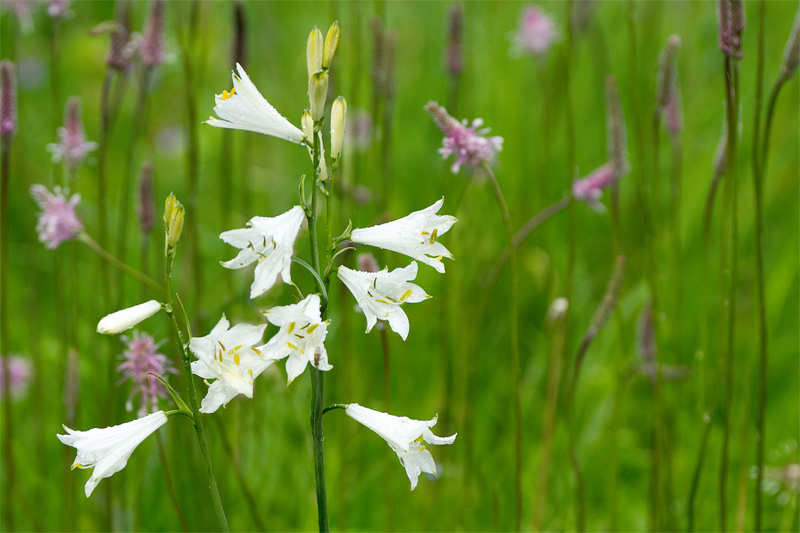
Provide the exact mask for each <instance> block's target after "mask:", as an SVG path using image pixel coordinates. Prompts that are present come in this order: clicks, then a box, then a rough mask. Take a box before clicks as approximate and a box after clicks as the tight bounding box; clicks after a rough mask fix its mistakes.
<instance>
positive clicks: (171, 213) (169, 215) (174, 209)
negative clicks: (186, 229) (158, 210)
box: [164, 193, 184, 256]
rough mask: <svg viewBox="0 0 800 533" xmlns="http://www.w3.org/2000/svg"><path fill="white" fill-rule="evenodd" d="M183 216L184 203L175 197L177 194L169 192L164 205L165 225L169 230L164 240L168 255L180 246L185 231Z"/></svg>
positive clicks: (165, 253) (165, 252)
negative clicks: (182, 233) (179, 242)
mask: <svg viewBox="0 0 800 533" xmlns="http://www.w3.org/2000/svg"><path fill="white" fill-rule="evenodd" d="M183 216H184V209H183V205H182V204H181V203H180V202H179V201H178V199H177V198H176V197H175V194H173V193H169V196H167V201H166V202H165V205H164V227H165V229H166V232H167V235H166V239H165V240H164V255H166V256H169V255H170V254H174V253H175V248H176V247H177V246H178V241H179V240H180V238H181V232H182V231H183Z"/></svg>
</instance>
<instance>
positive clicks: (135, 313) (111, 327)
mask: <svg viewBox="0 0 800 533" xmlns="http://www.w3.org/2000/svg"><path fill="white" fill-rule="evenodd" d="M160 310H161V302H159V301H158V300H150V301H149V302H145V303H143V304H139V305H134V306H133V307H128V308H127V309H123V310H122V311H117V312H116V313H111V314H110V315H106V316H105V317H103V319H102V320H101V321H100V322H99V323H98V324H97V332H98V333H102V334H104V335H116V334H117V333H122V332H123V331H126V330H129V329H131V328H132V327H133V326H135V325H136V324H138V323H139V322H141V321H142V320H145V319H148V318H150V317H151V316H153V315H154V314H156V313H158V312H159V311H160Z"/></svg>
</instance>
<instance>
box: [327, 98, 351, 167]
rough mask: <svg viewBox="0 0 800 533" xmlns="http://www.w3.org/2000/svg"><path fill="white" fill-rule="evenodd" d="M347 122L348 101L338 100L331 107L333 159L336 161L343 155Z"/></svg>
mask: <svg viewBox="0 0 800 533" xmlns="http://www.w3.org/2000/svg"><path fill="white" fill-rule="evenodd" d="M346 122H347V100H345V99H344V97H343V96H340V97H339V98H337V99H336V100H335V101H334V102H333V105H332V106H331V157H332V158H333V159H334V160H336V159H339V157H341V155H342V144H344V127H345V123H346Z"/></svg>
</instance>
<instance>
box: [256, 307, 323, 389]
mask: <svg viewBox="0 0 800 533" xmlns="http://www.w3.org/2000/svg"><path fill="white" fill-rule="evenodd" d="M319 305H320V300H319V296H318V295H316V294H310V295H308V296H306V298H305V299H304V300H302V301H300V302H298V303H296V304H292V305H284V306H282V307H273V308H272V309H270V310H269V311H264V316H265V317H267V320H269V321H270V322H271V323H272V324H275V325H276V326H278V327H279V328H281V329H280V331H278V333H276V334H275V336H274V337H272V338H271V339H270V340H269V342H267V344H265V345H264V346H261V347H260V348H258V349H259V350H261V351H262V352H263V354H264V357H268V358H269V359H276V360H277V359H283V358H284V357H288V358H289V359H288V360H287V361H286V374H287V375H288V383H287V384H291V383H292V381H293V380H294V378H296V377H297V376H299V375H300V374H302V373H303V370H305V369H306V366H307V365H308V364H309V363H311V365H312V366H314V367H316V368H317V369H318V370H330V369H331V368H333V367H332V366H331V365H330V364H329V363H328V352H327V351H326V350H325V337H326V336H327V335H328V321H327V320H326V321H325V322H323V321H322V316H321V314H320V309H319Z"/></svg>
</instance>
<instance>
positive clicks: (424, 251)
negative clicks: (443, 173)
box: [350, 198, 458, 273]
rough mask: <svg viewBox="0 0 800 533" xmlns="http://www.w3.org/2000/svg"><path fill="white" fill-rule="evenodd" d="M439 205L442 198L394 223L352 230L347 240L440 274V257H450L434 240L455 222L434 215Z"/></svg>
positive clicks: (446, 216)
mask: <svg viewBox="0 0 800 533" xmlns="http://www.w3.org/2000/svg"><path fill="white" fill-rule="evenodd" d="M443 203H444V198H442V199H441V200H439V201H438V202H436V203H435V204H433V205H432V206H430V207H428V208H426V209H423V210H421V211H415V212H413V213H411V214H410V215H407V216H405V217H403V218H400V219H398V220H394V221H392V222H387V223H386V224H380V225H378V226H372V227H371V228H364V229H354V230H353V233H352V235H351V237H350V240H351V241H353V242H357V243H360V244H367V245H369V246H376V247H378V248H383V249H384V250H391V251H392V252H398V253H401V254H405V255H407V256H409V257H411V258H412V259H416V260H417V261H420V262H422V263H425V264H426V265H429V266H432V267H433V268H435V269H436V271H437V272H440V273H443V272H444V264H442V257H447V258H449V259H453V255H452V254H451V253H450V252H449V251H448V250H447V248H445V247H444V245H442V244H441V243H439V242H437V241H436V239H437V238H438V237H441V236H442V235H444V234H445V233H447V231H448V230H449V229H450V228H451V227H453V224H455V223H456V222H458V219H456V217H453V216H449V215H444V216H439V215H436V213H437V212H438V211H439V209H440V208H441V207H442V204H443Z"/></svg>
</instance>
